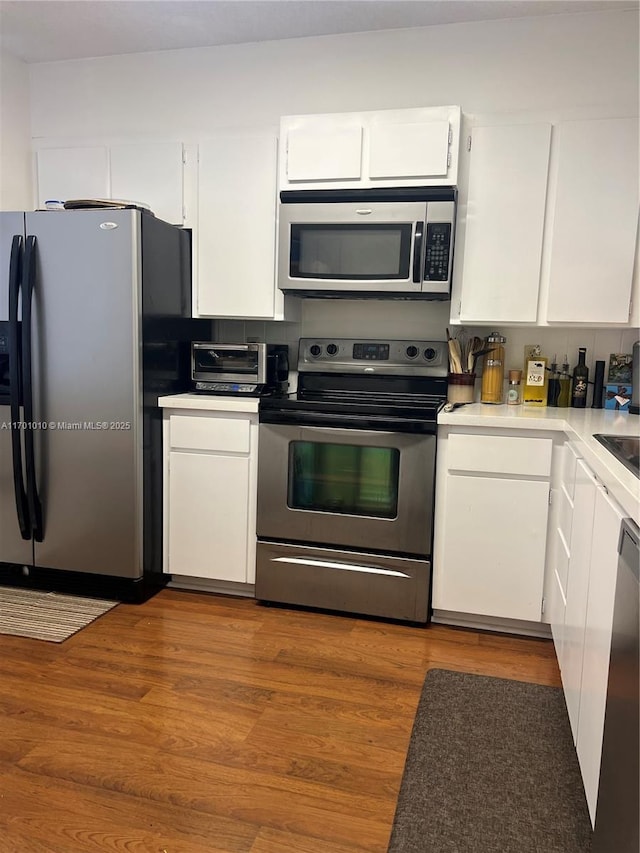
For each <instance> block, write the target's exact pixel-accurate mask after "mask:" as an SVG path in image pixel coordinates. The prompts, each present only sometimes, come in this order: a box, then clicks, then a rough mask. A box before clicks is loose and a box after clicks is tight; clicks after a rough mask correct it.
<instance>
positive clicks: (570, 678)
mask: <svg viewBox="0 0 640 853" xmlns="http://www.w3.org/2000/svg"><path fill="white" fill-rule="evenodd" d="M595 497H596V481H595V478H594V476H593V474H592V473H591V471H590V470H589V468H588V467H587V466H586V465H585V464H584V462H583V461H582V459H578V461H577V463H576V479H575V490H574V496H573V521H572V524H571V545H570V552H571V556H570V558H569V574H568V578H567V606H566V610H565V625H564V650H563V661H562V666H561V674H562V685H563V687H564V694H565V700H566V703H567V711H568V712H569V721H570V722H571V731H572V733H573V740H574V742H575V741H576V738H577V736H578V718H579V711H580V689H581V681H582V657H583V652H584V630H585V619H586V613H587V596H588V594H589V563H590V553H591V531H592V527H593V511H594V503H595Z"/></svg>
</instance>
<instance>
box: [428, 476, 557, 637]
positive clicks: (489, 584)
mask: <svg viewBox="0 0 640 853" xmlns="http://www.w3.org/2000/svg"><path fill="white" fill-rule="evenodd" d="M445 510H446V511H445V520H444V529H443V538H444V549H443V553H442V554H441V559H442V562H443V570H442V572H441V573H440V578H441V580H440V589H439V590H438V594H437V596H436V595H435V591H434V606H435V607H437V608H441V609H443V610H452V611H456V612H461V613H477V614H482V615H485V616H498V617H503V618H506V619H526V620H531V621H539V620H540V615H541V607H542V587H543V580H544V561H545V550H546V532H547V515H548V511H549V484H548V483H547V482H544V481H534V480H529V481H527V480H508V479H501V478H497V477H496V478H493V477H465V476H459V475H450V476H449V477H448V478H447V487H446V508H445Z"/></svg>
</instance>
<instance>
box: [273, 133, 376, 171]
mask: <svg viewBox="0 0 640 853" xmlns="http://www.w3.org/2000/svg"><path fill="white" fill-rule="evenodd" d="M361 157H362V127H361V126H360V125H356V124H353V125H350V126H346V127H340V126H339V125H338V126H334V127H332V126H331V125H326V126H323V125H318V126H316V127H314V126H313V125H310V126H308V127H302V128H294V129H291V130H289V132H288V133H287V171H286V174H287V180H288V181H325V180H326V181H329V180H334V181H338V180H345V179H353V180H357V179H358V178H359V177H360V175H361Z"/></svg>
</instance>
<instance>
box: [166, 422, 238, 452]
mask: <svg viewBox="0 0 640 853" xmlns="http://www.w3.org/2000/svg"><path fill="white" fill-rule="evenodd" d="M250 429H251V425H250V422H249V420H248V419H246V418H230V417H228V416H225V417H215V416H213V415H204V416H201V417H195V416H190V415H171V416H170V418H169V441H170V443H171V447H172V448H181V449H183V450H214V451H215V450H221V451H223V452H226V453H249V450H250V440H251V439H250Z"/></svg>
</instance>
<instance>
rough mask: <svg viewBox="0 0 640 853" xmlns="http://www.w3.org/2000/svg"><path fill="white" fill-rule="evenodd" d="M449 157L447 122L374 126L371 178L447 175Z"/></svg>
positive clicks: (370, 143) (370, 148) (370, 133)
mask: <svg viewBox="0 0 640 853" xmlns="http://www.w3.org/2000/svg"><path fill="white" fill-rule="evenodd" d="M448 160H449V122H448V121H431V122H412V123H398V124H373V125H372V126H371V129H370V131H369V177H370V178H391V179H392V178H419V177H434V176H443V175H446V174H447V168H448V165H449V163H448Z"/></svg>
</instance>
